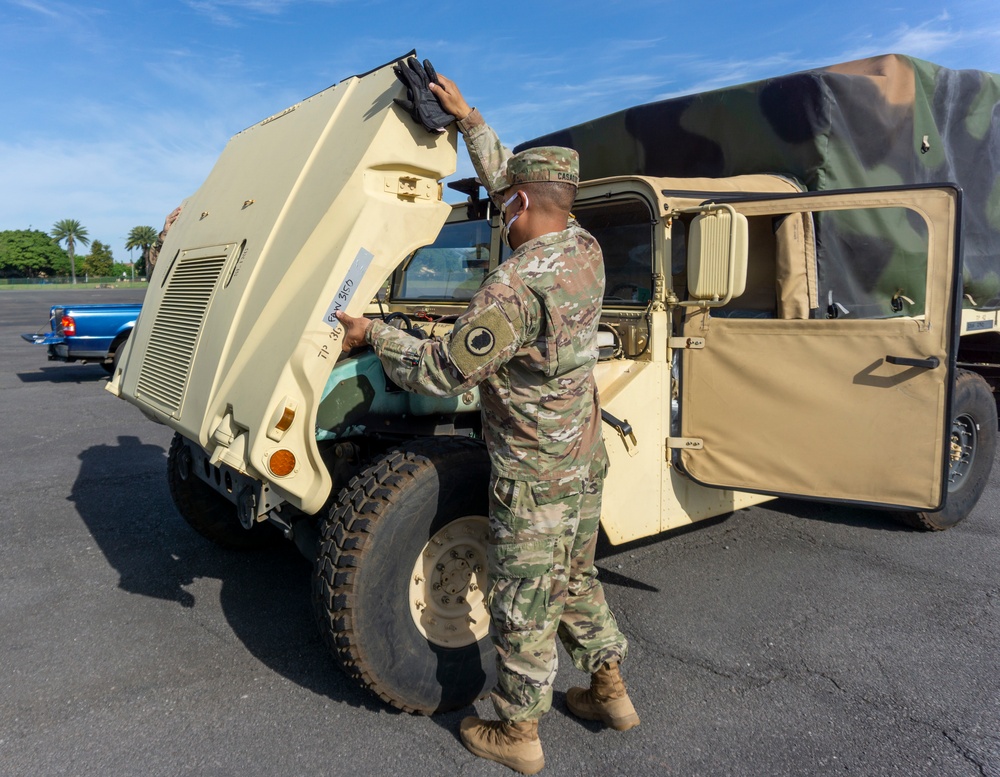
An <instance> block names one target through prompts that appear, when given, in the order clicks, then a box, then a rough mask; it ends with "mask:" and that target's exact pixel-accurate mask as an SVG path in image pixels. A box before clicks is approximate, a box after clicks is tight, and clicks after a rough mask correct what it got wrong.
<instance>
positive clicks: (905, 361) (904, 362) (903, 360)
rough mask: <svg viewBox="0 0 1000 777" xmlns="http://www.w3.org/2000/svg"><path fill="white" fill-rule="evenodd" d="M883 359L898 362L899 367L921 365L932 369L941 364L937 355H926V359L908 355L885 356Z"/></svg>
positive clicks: (890, 362) (893, 362)
mask: <svg viewBox="0 0 1000 777" xmlns="http://www.w3.org/2000/svg"><path fill="white" fill-rule="evenodd" d="M885 360H886V361H887V362H889V364H898V365H899V366H900V367H923V368H924V369H928V370H933V369H934V368H936V367H940V366H941V360H940V359H938V357H937V356H928V357H927V358H926V359H911V358H909V357H908V356H886V357H885Z"/></svg>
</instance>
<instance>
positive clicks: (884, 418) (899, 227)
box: [668, 185, 978, 511]
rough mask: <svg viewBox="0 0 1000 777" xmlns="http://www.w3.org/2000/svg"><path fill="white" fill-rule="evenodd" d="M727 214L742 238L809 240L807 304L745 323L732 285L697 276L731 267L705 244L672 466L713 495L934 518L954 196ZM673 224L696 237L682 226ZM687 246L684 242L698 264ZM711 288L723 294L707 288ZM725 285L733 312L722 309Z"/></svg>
mask: <svg viewBox="0 0 1000 777" xmlns="http://www.w3.org/2000/svg"><path fill="white" fill-rule="evenodd" d="M726 203H727V204H728V205H730V206H732V208H733V209H735V211H736V212H737V213H738V214H740V215H742V216H745V217H746V218H747V219H748V220H749V221H750V222H751V223H753V222H754V221H758V222H760V221H761V220H763V221H764V222H765V223H767V224H768V225H769V226H770V227H773V228H774V229H777V228H778V226H779V225H780V224H781V223H782V222H783V221H784V220H786V219H793V220H795V221H797V222H798V223H802V224H805V225H806V226H807V229H806V232H808V231H809V228H810V227H811V230H812V234H811V235H808V234H807V235H806V238H805V240H804V245H805V246H806V249H807V250H806V253H807V254H808V256H809V257H810V258H811V261H814V262H815V265H814V266H807V267H804V268H801V267H800V268H799V269H800V270H802V272H804V273H805V280H804V281H802V282H798V286H799V287H800V288H802V289H803V290H804V292H803V293H805V294H808V295H809V297H810V298H811V301H810V302H807V303H806V304H804V305H802V306H799V307H798V309H799V310H802V309H807V310H809V311H810V313H809V314H808V317H798V316H796V317H792V316H787V317H781V316H780V314H776V315H773V316H765V317H761V316H759V315H749V314H745V313H744V312H743V311H741V310H740V307H739V304H740V300H739V296H738V292H739V288H738V285H739V283H740V278H739V277H736V278H733V277H729V278H728V279H727V277H726V272H725V270H724V269H723V271H720V272H717V273H716V276H712V274H711V268H709V269H708V270H706V268H704V267H699V265H700V264H703V263H705V262H706V261H707V262H708V263H709V264H710V263H711V262H712V261H713V259H712V258H710V254H711V253H712V251H715V252H716V253H717V254H718V256H716V257H715V260H714V261H715V262H716V265H717V266H718V267H723V268H725V267H728V266H730V262H729V258H728V254H727V255H726V256H724V257H723V256H722V254H723V253H725V250H728V249H725V250H724V249H723V248H720V247H718V246H715V247H713V245H714V244H713V243H712V241H711V240H708V239H704V240H701V241H700V252H701V253H702V254H704V256H702V257H699V256H697V255H689V264H688V281H689V283H688V286H689V289H690V287H691V285H692V281H691V279H692V277H694V276H695V275H697V277H699V278H700V279H701V280H700V281H699V284H698V285H699V286H701V287H703V288H700V289H699V290H698V292H697V295H695V294H694V293H693V292H692V293H691V294H690V296H697V297H700V298H699V299H689V300H687V301H685V302H684V303H682V304H684V305H685V307H684V315H683V324H682V334H683V337H684V338H688V341H689V342H695V343H697V344H698V345H697V346H696V347H693V348H685V349H684V350H683V351H682V356H681V360H680V361H681V379H680V385H681V391H680V430H679V435H678V436H676V437H672V438H671V439H670V440H668V446H669V447H670V448H673V449H675V451H676V452H675V458H674V461H675V463H676V464H678V465H679V466H680V468H682V470H683V471H684V472H686V473H687V475H688V476H689V477H691V478H692V479H694V480H695V481H696V482H698V483H701V484H703V485H709V486H714V487H722V488H730V489H738V490H743V491H753V492H758V493H767V494H773V495H779V496H781V495H788V496H795V497H803V498H807V499H817V500H836V501H846V502H851V503H858V504H865V505H872V506H879V507H892V508H898V509H904V510H920V511H935V510H938V509H939V508H941V507H942V505H943V504H944V502H945V497H946V495H947V493H948V471H949V462H950V460H951V459H950V454H951V453H952V449H953V446H952V445H951V444H950V439H949V438H950V433H951V430H952V425H951V418H952V415H951V388H952V385H953V380H954V372H955V364H954V361H955V360H954V349H955V347H956V344H957V335H956V322H957V316H958V312H959V309H958V304H957V298H956V294H957V292H956V289H957V288H960V287H959V286H958V284H959V282H960V271H961V260H960V257H961V253H960V248H959V226H960V221H961V192H960V191H959V190H957V189H956V188H954V187H950V186H946V185H942V186H928V187H923V188H911V189H903V188H890V189H880V190H864V191H853V192H827V193H804V194H796V195H787V196H781V197H776V198H774V197H767V198H754V199H738V198H732V199H727V200H726ZM677 217H678V218H681V219H684V218H687V219H688V220H689V223H690V214H687V215H685V214H680V213H679V214H677ZM751 232H752V230H751ZM696 242H698V241H693V240H690V239H689V240H688V246H689V250H690V251H691V253H692V254H694V253H695V252H698V251H699V246H698V245H696V244H695V243H696ZM706 257H708V258H706ZM754 260H755V251H754V246H753V244H752V241H751V245H750V246H749V263H750V264H751V265H752V264H753V263H754ZM807 264H808V263H807ZM693 268H698V269H699V271H700V272H698V273H693ZM795 274H796V273H795V272H791V271H790V272H782V270H781V268H780V267H779V268H778V272H777V283H778V285H781V283H782V282H783V279H784V281H785V282H788V283H792V284H795V283H796V281H795V280H794V279H792V280H789V279H790V278H792V276H794V275H795ZM800 274H801V273H800ZM736 275H737V276H738V275H739V271H737V272H736ZM713 277H715V282H716V285H717V286H719V287H720V288H717V289H715V290H714V291H712V290H711V289H707V288H704V287H706V283H707V282H706V281H705V279H706V278H709V279H710V280H711V279H712V278H713ZM800 280H801V279H800ZM733 285H735V286H737V288H736V292H737V293H733V294H732V295H731V296H733V297H734V299H733V300H732V302H729V303H728V304H721V303H722V302H723V301H724V298H725V296H726V294H727V292H728V291H732V289H731V288H729V289H727V286H730V287H731V286H733ZM778 293H779V295H780V293H781V290H780V289H779V290H778ZM789 309H795V307H794V306H791V307H790V308H789ZM977 496H978V495H977ZM970 509H971V508H970Z"/></svg>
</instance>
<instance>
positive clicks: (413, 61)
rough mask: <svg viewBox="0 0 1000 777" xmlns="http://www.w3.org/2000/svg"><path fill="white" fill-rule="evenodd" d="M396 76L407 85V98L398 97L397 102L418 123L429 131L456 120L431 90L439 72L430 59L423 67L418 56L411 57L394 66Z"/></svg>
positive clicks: (437, 129) (435, 130)
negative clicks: (431, 85) (431, 84)
mask: <svg viewBox="0 0 1000 777" xmlns="http://www.w3.org/2000/svg"><path fill="white" fill-rule="evenodd" d="M392 70H393V72H394V73H395V74H396V78H398V79H399V80H400V81H402V82H403V86H405V87H406V99H405V100H402V99H400V98H398V97H397V98H396V103H397V104H398V105H399V106H400V107H401V108H402V109H403V110H405V111H406V112H407V113H409V114H410V115H411V116H412V117H413V119H414V121H416V122H417V124H420V125H422V126H423V127H424V129H426V130H427V131H428V132H439V131H441V130H443V129H444V128H445V127H447V126H448V125H449V124H451V123H452V122H453V121H455V117H454V116H452V115H451V114H450V113H448V112H447V111H445V109H444V108H442V107H441V103H439V102H438V98H437V97H435V96H434V92H432V91H431V90H430V83H431V82H432V81H434V82H437V72H436V71H435V70H434V66H433V65H432V64H431V61H430V60H429V59H425V60H424V65H423V67H421V66H420V62H418V61H417V58H416V57H410V58H409V59H407V60H406V61H404V62H402V63H401V64H399V65H395V66H394V67H393V68H392Z"/></svg>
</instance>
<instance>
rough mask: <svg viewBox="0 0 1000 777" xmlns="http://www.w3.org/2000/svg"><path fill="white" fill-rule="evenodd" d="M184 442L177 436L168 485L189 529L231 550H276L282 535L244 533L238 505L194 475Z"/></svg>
mask: <svg viewBox="0 0 1000 777" xmlns="http://www.w3.org/2000/svg"><path fill="white" fill-rule="evenodd" d="M186 456H189V454H188V452H187V450H186V446H185V440H184V438H183V437H182V436H181V435H179V434H174V439H173V441H172V442H171V443H170V453H169V455H168V456H167V485H169V487H170V496H171V498H172V499H173V500H174V506H175V507H176V508H177V512H179V513H180V514H181V517H182V518H183V519H184V520H185V521H186V522H187V524H188V526H190V527H191V528H192V529H194V530H195V531H196V532H198V534H200V535H201V536H202V537H204V538H205V539H207V540H211V541H212V542H214V543H215V544H216V545H219V546H221V547H223V548H229V549H231V550H257V549H259V548H265V547H269V546H273V545H274V544H275V543H276V542H278V541H279V539H280V536H281V535H280V534H279V533H278V532H277V530H275V529H274V527H272V526H269V525H260V524H258V525H257V526H254V527H253V528H252V529H249V530H247V529H244V528H243V526H242V524H240V519H239V517H238V515H237V512H236V505H234V504H233V503H232V502H230V501H229V500H228V499H226V498H225V497H223V496H222V495H221V494H218V493H216V492H215V491H213V490H212V489H211V487H210V486H209V485H208V484H207V483H205V482H204V481H202V480H200V479H199V478H198V476H197V475H195V474H194V473H193V472H191V465H190V461H188V462H185V461H184V459H185V457H186Z"/></svg>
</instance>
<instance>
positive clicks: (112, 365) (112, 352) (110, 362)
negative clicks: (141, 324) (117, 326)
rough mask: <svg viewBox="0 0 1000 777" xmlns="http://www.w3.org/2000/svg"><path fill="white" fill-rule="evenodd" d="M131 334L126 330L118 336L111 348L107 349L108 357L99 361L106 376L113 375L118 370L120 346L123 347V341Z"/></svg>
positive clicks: (130, 331)
mask: <svg viewBox="0 0 1000 777" xmlns="http://www.w3.org/2000/svg"><path fill="white" fill-rule="evenodd" d="M131 333H132V330H131V329H130V330H128V332H125V333H124V334H122V335H119V336H118V337H117V338H116V339H115V341H114V342H113V343H111V347H110V348H109V349H108V355H107V356H105V357H104V359H103V360H102V361H101V366H102V367H103V368H104V371H105V372H107V373H108V375H114V374H115V370H116V369H118V360H119V359H120V358H121V354H122V346H124V345H125V341H126V340H128V336H129V335H130V334H131Z"/></svg>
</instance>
